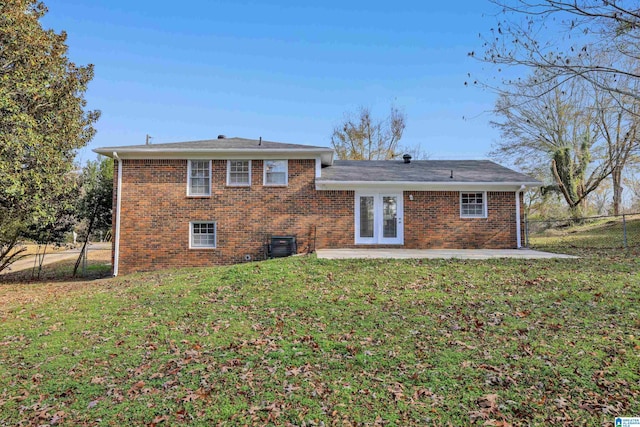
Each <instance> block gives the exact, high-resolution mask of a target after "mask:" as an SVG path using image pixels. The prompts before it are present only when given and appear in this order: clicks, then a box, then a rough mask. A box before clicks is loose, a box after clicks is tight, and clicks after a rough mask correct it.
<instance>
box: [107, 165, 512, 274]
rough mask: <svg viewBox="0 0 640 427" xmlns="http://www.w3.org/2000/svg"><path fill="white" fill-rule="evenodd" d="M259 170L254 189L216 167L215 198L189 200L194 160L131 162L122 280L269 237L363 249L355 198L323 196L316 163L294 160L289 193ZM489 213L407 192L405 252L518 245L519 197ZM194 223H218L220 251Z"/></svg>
mask: <svg viewBox="0 0 640 427" xmlns="http://www.w3.org/2000/svg"><path fill="white" fill-rule="evenodd" d="M116 166H117V163H116ZM251 168H252V173H251V176H252V183H251V187H227V186H226V178H227V177H226V173H227V163H226V161H225V160H213V161H212V184H211V187H212V188H211V197H187V195H186V194H187V161H186V160H123V175H122V182H123V185H122V187H123V191H122V212H121V216H120V220H121V225H120V233H121V234H120V259H119V273H120V274H126V273H130V272H134V271H146V270H153V269H159V268H168V267H186V266H206V265H214V264H229V263H236V262H242V261H243V260H244V256H245V255H250V256H251V257H252V259H254V260H259V259H264V247H265V243H266V242H267V239H268V237H269V236H270V235H295V236H296V238H297V242H298V252H300V253H304V252H308V251H311V250H314V249H316V248H317V249H320V248H330V247H333V248H339V247H343V248H348V247H356V245H355V244H354V214H353V212H354V192H353V191H316V190H315V160H289V183H288V186H287V187H265V186H263V185H262V179H263V173H262V172H263V169H262V168H263V162H262V161H261V160H253V161H252V162H251ZM114 180H115V181H116V182H115V183H116V184H117V167H116V171H115V177H114ZM116 186H117V185H116ZM116 186H114V187H116ZM114 193H115V192H114ZM409 194H412V195H413V198H414V200H413V201H411V200H409ZM115 201H116V198H115V195H114V207H115ZM488 210H489V217H488V218H487V219H461V218H460V213H459V212H460V206H459V193H458V192H415V191H405V192H404V218H405V221H404V223H405V225H404V226H405V231H404V237H405V245H404V247H406V248H475V247H489V248H512V247H515V245H516V237H515V197H514V193H513V192H504V193H502V192H489V193H488ZM114 212H115V208H114ZM114 215H115V214H114ZM190 221H215V222H216V223H217V248H215V249H189V223H190ZM114 225H115V221H114ZM114 235H115V230H114ZM360 247H371V246H366V245H360Z"/></svg>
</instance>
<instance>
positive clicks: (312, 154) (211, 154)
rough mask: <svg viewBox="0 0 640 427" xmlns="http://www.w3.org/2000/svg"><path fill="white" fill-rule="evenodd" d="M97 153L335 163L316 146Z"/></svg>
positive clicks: (326, 151) (102, 151)
mask: <svg viewBox="0 0 640 427" xmlns="http://www.w3.org/2000/svg"><path fill="white" fill-rule="evenodd" d="M93 151H94V152H95V153H98V154H102V155H104V156H107V157H111V158H113V153H114V152H116V153H118V157H120V158H121V159H128V160H144V159H169V160H174V159H175V160H186V159H200V158H206V159H230V158H235V159H250V160H256V159H263V158H264V159H277V158H283V159H316V158H318V157H320V161H321V162H322V165H323V166H330V165H331V164H332V163H333V150H332V149H315V148H310V149H306V148H293V149H274V148H260V149H238V148H217V149H210V150H203V149H193V148H191V149H190V148H182V149H156V150H154V149H152V148H149V149H147V148H145V149H139V148H135V149H132V148H127V147H104V148H96V149H94V150H93Z"/></svg>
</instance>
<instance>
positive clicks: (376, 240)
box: [354, 191, 404, 245]
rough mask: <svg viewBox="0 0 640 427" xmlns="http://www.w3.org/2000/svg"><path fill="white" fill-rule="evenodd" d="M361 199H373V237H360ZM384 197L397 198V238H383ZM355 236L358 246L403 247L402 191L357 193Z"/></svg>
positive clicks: (355, 202)
mask: <svg viewBox="0 0 640 427" xmlns="http://www.w3.org/2000/svg"><path fill="white" fill-rule="evenodd" d="M360 197H373V237H360ZM383 197H395V198H396V203H397V205H396V221H397V226H398V228H397V233H396V237H383V231H384V223H383ZM354 204H355V209H354V219H355V221H354V234H355V243H356V244H357V245H403V244H404V206H403V192H402V191H383V192H380V191H378V192H370V191H357V192H356V193H355V201H354Z"/></svg>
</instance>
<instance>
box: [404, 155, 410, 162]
mask: <svg viewBox="0 0 640 427" xmlns="http://www.w3.org/2000/svg"><path fill="white" fill-rule="evenodd" d="M402 160H404V162H405V163H411V156H410V155H409V154H405V155H404V156H402Z"/></svg>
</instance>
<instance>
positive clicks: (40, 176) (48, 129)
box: [0, 0, 99, 270]
mask: <svg viewBox="0 0 640 427" xmlns="http://www.w3.org/2000/svg"><path fill="white" fill-rule="evenodd" d="M46 11H47V9H46V7H45V6H44V4H43V3H41V2H38V1H35V0H5V1H3V2H1V3H0V270H2V269H3V268H5V267H6V266H7V265H8V264H7V262H6V261H7V260H9V256H10V255H9V254H11V253H15V251H13V249H14V248H15V247H16V245H17V244H18V242H19V241H20V239H21V238H22V237H23V235H24V232H25V230H26V229H27V228H28V227H29V226H32V225H34V224H39V226H42V227H44V226H47V225H49V224H52V223H53V222H54V221H55V219H56V213H57V212H58V211H59V209H58V206H57V205H58V201H59V200H61V199H64V198H65V195H66V194H68V192H70V191H73V187H74V185H73V181H74V179H73V176H72V175H71V171H72V168H73V159H74V156H75V150H77V149H78V148H81V147H83V146H85V145H86V144H87V143H88V142H89V141H90V140H91V138H92V137H93V135H94V133H95V130H94V128H93V126H92V125H93V123H94V122H95V121H96V120H97V119H98V117H99V112H97V111H85V107H86V101H85V99H84V93H85V91H86V89H87V84H88V83H89V81H90V80H91V79H92V77H93V66H92V65H88V66H84V67H82V66H77V65H76V64H74V63H73V62H70V61H69V59H68V58H67V46H66V44H65V41H66V37H67V36H66V33H65V32H61V33H59V34H56V33H55V32H54V31H53V30H45V29H43V28H42V26H41V24H40V18H41V17H42V16H43V15H44V14H45V13H46ZM12 259H13V260H15V257H13V258H12Z"/></svg>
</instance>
